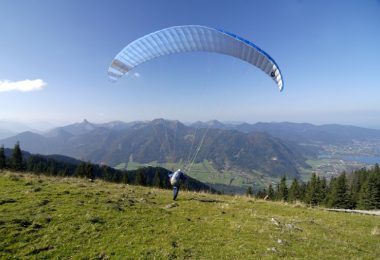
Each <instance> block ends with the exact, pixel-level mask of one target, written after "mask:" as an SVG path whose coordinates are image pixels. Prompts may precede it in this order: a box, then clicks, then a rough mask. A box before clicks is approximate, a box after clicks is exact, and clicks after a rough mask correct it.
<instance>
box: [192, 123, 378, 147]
mask: <svg viewBox="0 0 380 260" xmlns="http://www.w3.org/2000/svg"><path fill="white" fill-rule="evenodd" d="M189 126H194V127H200V128H218V129H225V130H227V129H228V130H232V129H235V130H238V131H241V132H244V133H251V132H265V133H267V134H269V135H271V136H274V137H278V138H280V139H283V140H288V141H292V142H296V143H323V144H350V143H352V142H353V140H360V141H364V140H371V139H380V130H377V129H369V128H363V127H357V126H350V125H338V124H327V125H319V126H317V125H313V124H308V123H291V122H280V123H277V122H273V123H263V122H258V123H255V124H248V123H241V124H223V123H221V122H219V121H215V120H213V121H209V122H196V123H193V124H189Z"/></svg>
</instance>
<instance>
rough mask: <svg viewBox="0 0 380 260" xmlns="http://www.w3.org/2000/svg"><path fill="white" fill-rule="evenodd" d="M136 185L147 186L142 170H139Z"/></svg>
mask: <svg viewBox="0 0 380 260" xmlns="http://www.w3.org/2000/svg"><path fill="white" fill-rule="evenodd" d="M135 184H136V185H145V184H146V182H145V176H144V173H143V172H142V171H141V170H140V169H138V170H137V173H136V178H135Z"/></svg>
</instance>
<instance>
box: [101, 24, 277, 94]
mask: <svg viewBox="0 0 380 260" xmlns="http://www.w3.org/2000/svg"><path fill="white" fill-rule="evenodd" d="M180 52H215V53H220V54H225V55H229V56H233V57H236V58H238V59H241V60H243V61H246V62H248V63H250V64H252V65H254V66H256V67H257V68H259V69H261V70H262V71H263V72H264V73H265V74H267V75H268V76H270V77H271V78H272V79H273V80H274V81H275V83H276V84H277V86H278V88H279V90H280V91H282V90H283V88H284V82H283V77H282V74H281V71H280V69H279V67H278V65H277V63H276V62H275V61H274V59H273V58H272V57H271V56H269V54H267V53H266V52H265V51H263V50H262V49H260V48H259V47H258V46H257V45H255V44H253V43H252V42H250V41H248V40H246V39H244V38H242V37H239V36H237V35H235V34H232V33H229V32H226V31H223V30H219V29H214V28H210V27H206V26H200V25H184V26H174V27H169V28H166V29H163V30H160V31H156V32H153V33H150V34H148V35H145V36H143V37H141V38H139V39H137V40H135V41H133V42H131V43H130V44H128V45H127V46H126V47H125V48H124V49H123V50H122V51H121V52H120V53H119V54H117V55H116V57H115V58H114V59H113V60H112V63H111V65H110V67H109V69H108V76H109V78H110V79H111V80H114V81H116V80H117V79H119V78H120V77H122V76H123V75H124V74H126V73H128V72H129V71H130V70H132V69H133V68H135V67H136V66H138V65H140V64H141V63H143V62H146V61H149V60H151V59H154V58H157V57H160V56H164V55H168V54H173V53H180Z"/></svg>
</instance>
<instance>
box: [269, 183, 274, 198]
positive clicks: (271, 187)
mask: <svg viewBox="0 0 380 260" xmlns="http://www.w3.org/2000/svg"><path fill="white" fill-rule="evenodd" d="M268 199H270V200H274V199H275V193H274V189H273V186H272V184H269V186H268Z"/></svg>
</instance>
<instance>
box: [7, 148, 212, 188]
mask: <svg viewBox="0 0 380 260" xmlns="http://www.w3.org/2000/svg"><path fill="white" fill-rule="evenodd" d="M77 162H78V163H71V162H67V161H62V160H57V159H54V158H50V157H47V156H43V155H28V156H23V153H22V151H21V148H20V143H19V142H17V143H16V144H15V146H14V148H13V150H12V151H11V154H10V155H9V156H6V153H5V149H4V146H3V145H2V146H1V147H0V171H2V170H10V171H18V172H22V171H27V172H30V173H33V174H36V175H40V174H42V175H47V176H61V177H79V178H87V179H89V180H95V179H101V180H104V181H107V182H114V183H124V184H134V185H141V186H151V187H157V188H162V189H168V188H171V186H170V183H169V178H168V174H169V173H170V171H169V170H167V169H165V168H162V167H151V166H149V167H141V168H138V169H136V170H117V169H115V168H112V167H109V166H106V165H98V164H93V163H91V162H84V161H77ZM182 188H183V189H185V190H193V191H207V192H211V193H215V192H216V191H215V190H214V189H212V188H210V187H209V186H208V185H205V184H204V183H202V182H199V181H197V180H195V179H193V178H191V177H188V181H186V183H184V184H183V186H182Z"/></svg>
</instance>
